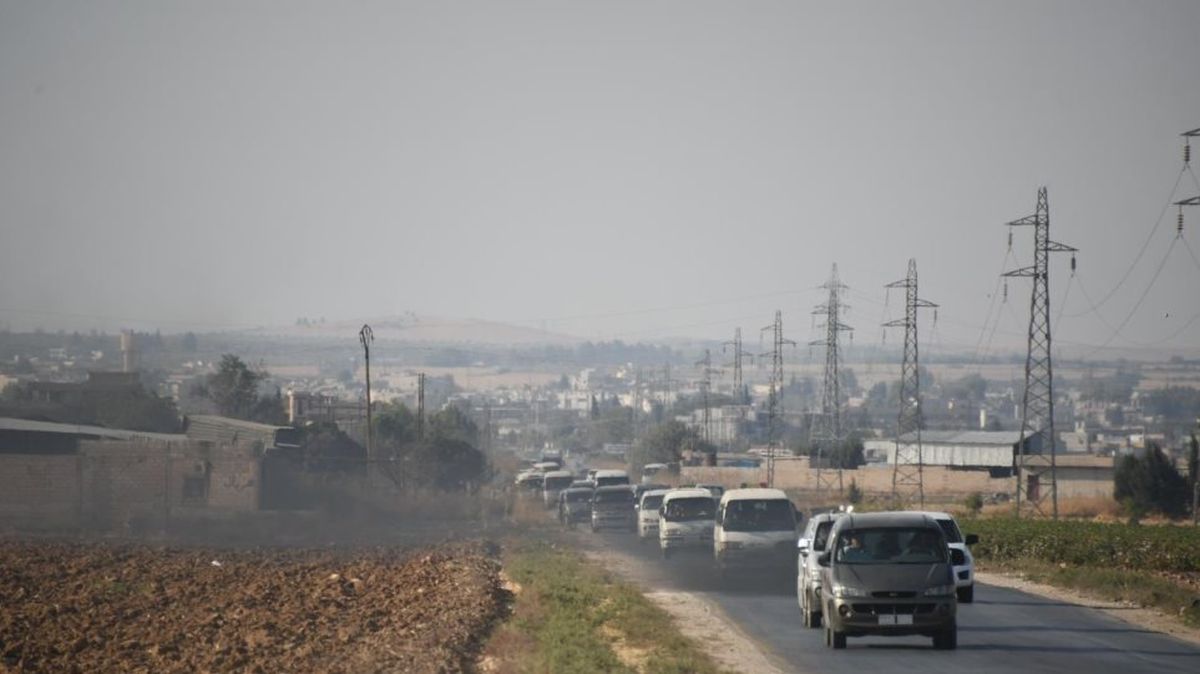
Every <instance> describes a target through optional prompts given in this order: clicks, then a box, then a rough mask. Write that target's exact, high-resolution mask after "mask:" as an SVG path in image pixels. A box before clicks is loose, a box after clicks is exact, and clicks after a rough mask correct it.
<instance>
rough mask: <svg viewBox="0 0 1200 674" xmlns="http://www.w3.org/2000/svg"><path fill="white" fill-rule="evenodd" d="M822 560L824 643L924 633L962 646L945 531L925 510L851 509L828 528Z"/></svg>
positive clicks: (940, 644)
mask: <svg viewBox="0 0 1200 674" xmlns="http://www.w3.org/2000/svg"><path fill="white" fill-rule="evenodd" d="M817 563H818V564H819V565H820V566H821V607H822V610H823V614H824V615H823V617H824V622H825V644H826V645H827V646H829V647H831V648H845V647H846V638H847V637H853V636H865V635H872V634H874V635H882V636H899V635H913V634H917V635H921V636H927V637H932V638H933V646H934V648H937V649H941V650H950V649H954V648H957V646H958V623H957V613H958V598H957V597H956V596H955V590H956V587H955V583H954V570H953V567H952V566H951V563H950V549H949V547H947V545H946V535H945V533H943V531H942V528H941V527H940V526H939V525H938V523H937V522H935V521H934V520H933V518H932V517H929V516H928V515H925V514H922V513H901V512H893V513H868V514H864V515H860V514H846V515H845V516H843V517H841V518H840V519H839V520H838V521H837V522H836V523H835V524H834V525H833V529H831V530H830V532H829V545H828V546H827V549H826V550H825V551H824V552H822V553H820V555H818V556H817Z"/></svg>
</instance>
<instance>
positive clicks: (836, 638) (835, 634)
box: [826, 627, 846, 651]
mask: <svg viewBox="0 0 1200 674" xmlns="http://www.w3.org/2000/svg"><path fill="white" fill-rule="evenodd" d="M826 629H827V630H829V638H830V640H831V641H832V644H831V645H832V646H833V650H835V651H840V650H842V649H844V648H845V647H846V633H845V632H839V631H837V630H835V629H833V628H832V627H828V628H826Z"/></svg>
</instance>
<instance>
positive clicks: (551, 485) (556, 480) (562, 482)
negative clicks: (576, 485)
mask: <svg viewBox="0 0 1200 674" xmlns="http://www.w3.org/2000/svg"><path fill="white" fill-rule="evenodd" d="M574 481H575V478H573V477H571V476H570V475H568V476H566V477H548V478H546V480H545V487H546V489H562V488H563V487H566V486H567V485H569V484H571V483H572V482H574Z"/></svg>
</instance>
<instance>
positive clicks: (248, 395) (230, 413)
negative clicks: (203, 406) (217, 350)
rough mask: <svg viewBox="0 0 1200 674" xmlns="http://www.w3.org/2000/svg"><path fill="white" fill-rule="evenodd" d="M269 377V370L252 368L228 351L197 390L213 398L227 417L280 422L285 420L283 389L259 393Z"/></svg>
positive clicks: (219, 409) (206, 396) (219, 410)
mask: <svg viewBox="0 0 1200 674" xmlns="http://www.w3.org/2000/svg"><path fill="white" fill-rule="evenodd" d="M268 377H270V375H269V374H268V373H267V371H266V370H261V369H259V370H252V369H250V367H249V366H248V365H246V364H245V363H244V362H242V359H241V358H238V357H237V356H235V355H233V354H231V353H227V354H224V355H223V356H221V362H220V364H218V365H217V371H216V372H214V373H212V374H210V375H208V377H207V378H206V379H205V381H204V384H203V385H202V386H200V387H199V388H198V390H197V391H196V393H198V394H200V395H201V396H202V397H205V398H208V399H209V400H211V401H212V402H213V404H215V405H216V406H217V411H218V412H219V413H220V414H223V415H225V416H227V417H233V418H235V419H246V420H248V421H259V422H262V423H267V424H279V425H281V424H283V423H285V422H286V413H285V412H284V409H283V394H282V392H281V391H280V390H279V389H276V390H275V395H274V396H259V395H258V388H259V386H260V385H261V384H262V383H263V382H264V381H266V380H267V378H268Z"/></svg>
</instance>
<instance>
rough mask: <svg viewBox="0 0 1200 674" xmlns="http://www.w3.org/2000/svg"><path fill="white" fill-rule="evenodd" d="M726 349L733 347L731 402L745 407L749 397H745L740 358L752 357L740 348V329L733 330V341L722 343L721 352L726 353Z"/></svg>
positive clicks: (752, 356)
mask: <svg viewBox="0 0 1200 674" xmlns="http://www.w3.org/2000/svg"><path fill="white" fill-rule="evenodd" d="M726 347H733V363H732V365H733V400H734V402H735V403H737V404H738V405H745V404H746V403H747V402H749V396H748V395H746V390H745V382H744V381H743V379H742V357H744V356H749V357H750V358H751V359H753V358H754V355H753V354H751V353H750V352H749V351H746V350H745V349H743V348H742V329H741V328H738V329H736V330H734V332H733V341H732V342H725V343H723V344H722V345H721V351H726Z"/></svg>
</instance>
